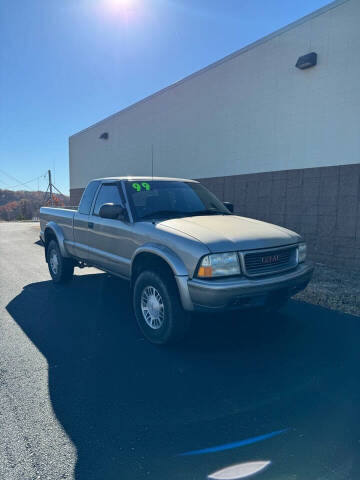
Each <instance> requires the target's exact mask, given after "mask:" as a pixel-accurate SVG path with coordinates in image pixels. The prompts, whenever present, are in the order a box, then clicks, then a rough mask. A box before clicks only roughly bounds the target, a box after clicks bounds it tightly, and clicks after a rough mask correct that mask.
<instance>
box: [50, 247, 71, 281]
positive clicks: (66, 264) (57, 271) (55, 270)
mask: <svg viewBox="0 0 360 480" xmlns="http://www.w3.org/2000/svg"><path fill="white" fill-rule="evenodd" d="M46 258H47V262H48V266H49V272H50V275H51V278H52V279H53V281H54V282H55V283H67V282H70V280H71V279H72V278H73V273H74V262H73V260H72V259H71V258H65V257H63V256H62V255H61V252H60V248H59V245H58V243H57V242H56V241H55V240H51V241H50V242H49V245H48V247H47V250H46Z"/></svg>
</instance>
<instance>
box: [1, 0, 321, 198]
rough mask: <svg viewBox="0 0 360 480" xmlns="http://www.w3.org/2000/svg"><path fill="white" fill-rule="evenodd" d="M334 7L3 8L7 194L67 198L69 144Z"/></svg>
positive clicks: (129, 3)
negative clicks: (53, 192) (49, 183)
mask: <svg viewBox="0 0 360 480" xmlns="http://www.w3.org/2000/svg"><path fill="white" fill-rule="evenodd" d="M327 3H329V2H328V1H327V0H325V1H323V0H0V61H1V63H0V65H1V66H0V188H6V187H9V186H10V187H12V186H15V185H16V184H17V183H19V181H21V182H27V181H28V180H31V179H33V178H35V177H37V176H39V175H41V174H43V173H45V172H46V171H47V169H48V168H50V169H52V170H53V172H54V173H55V184H56V185H57V186H58V187H59V188H60V190H61V191H63V192H64V193H68V189H69V179H68V175H69V172H68V137H69V136H70V135H71V134H73V133H75V132H77V131H79V130H81V129H83V128H86V127H87V126H89V125H91V124H92V123H95V122H96V121H98V120H101V119H102V118H104V117H106V116H108V115H110V114H112V113H114V112H116V111H119V110H121V109H122V108H124V107H126V106H127V105H130V104H131V103H134V102H135V101H137V100H140V99H141V98H144V97H145V96H147V95H149V94H151V93H153V92H155V91H157V90H159V89H161V88H163V87H165V86H166V85H168V84H170V83H173V82H175V81H177V80H179V79H180V78H183V77H185V76H186V75H189V74H190V73H192V72H194V71H196V70H198V69H200V68H202V67H204V66H206V65H208V64H209V63H212V62H214V61H216V60H218V59H220V58H222V57H224V56H225V55H228V54H229V53H231V52H233V51H235V50H237V49H239V48H241V47H243V46H245V45H247V44H249V43H251V42H253V41H255V40H257V39H259V38H261V37H263V36H264V35H267V34H269V33H271V32H273V31H274V30H276V29H278V28H281V27H282V26H284V25H286V24H288V23H290V22H292V21H294V20H296V19H298V18H300V17H302V16H304V15H306V14H308V13H310V12H312V11H313V10H316V9H317V8H320V7H322V6H324V5H326V4H327ZM39 185H40V188H41V189H44V187H46V181H45V179H44V178H41V179H40V180H39ZM20 188H26V189H34V190H36V189H37V188H38V181H37V180H34V181H33V182H30V183H28V184H26V185H24V186H23V187H17V188H15V189H20Z"/></svg>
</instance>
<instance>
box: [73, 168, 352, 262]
mask: <svg viewBox="0 0 360 480" xmlns="http://www.w3.org/2000/svg"><path fill="white" fill-rule="evenodd" d="M198 180H199V181H201V183H202V184H203V185H205V186H206V187H207V188H208V189H209V190H211V191H212V192H213V193H215V195H217V196H218V197H219V198H220V200H223V201H229V202H232V203H233V204H234V207H235V213H236V214H237V215H242V216H244V217H251V218H256V219H258V220H264V221H266V222H270V223H274V224H276V225H281V226H284V227H287V228H289V229H291V230H295V231H296V232H298V233H300V234H301V235H302V236H303V237H304V238H305V240H306V241H307V243H308V249H309V257H310V258H312V259H313V260H314V261H317V262H321V263H324V264H327V265H333V266H336V267H344V268H352V269H354V270H360V163H356V164H351V165H339V166H331V167H316V168H306V169H297V170H282V171H277V172H276V171H275V172H264V173H251V174H247V175H231V176H226V177H212V178H199V179H198ZM83 191H84V189H83V188H75V189H71V190H70V198H71V204H72V205H78V204H79V202H80V198H81V195H82V192H83Z"/></svg>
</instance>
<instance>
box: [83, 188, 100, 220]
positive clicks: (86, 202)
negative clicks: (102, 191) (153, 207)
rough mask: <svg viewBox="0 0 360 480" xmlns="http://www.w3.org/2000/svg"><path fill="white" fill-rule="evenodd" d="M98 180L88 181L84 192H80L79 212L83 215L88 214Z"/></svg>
mask: <svg viewBox="0 0 360 480" xmlns="http://www.w3.org/2000/svg"><path fill="white" fill-rule="evenodd" d="M99 183H100V182H90V183H89V185H88V186H87V187H86V188H85V191H84V193H83V194H82V197H81V200H80V205H79V209H78V211H79V213H82V214H84V215H89V213H90V208H91V205H92V202H93V200H94V195H95V192H96V190H97V188H98V186H99Z"/></svg>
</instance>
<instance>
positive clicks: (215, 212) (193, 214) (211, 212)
mask: <svg viewBox="0 0 360 480" xmlns="http://www.w3.org/2000/svg"><path fill="white" fill-rule="evenodd" d="M200 215H231V213H228V212H221V211H220V210H212V209H207V210H198V211H195V212H188V216H189V217H197V216H200Z"/></svg>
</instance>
